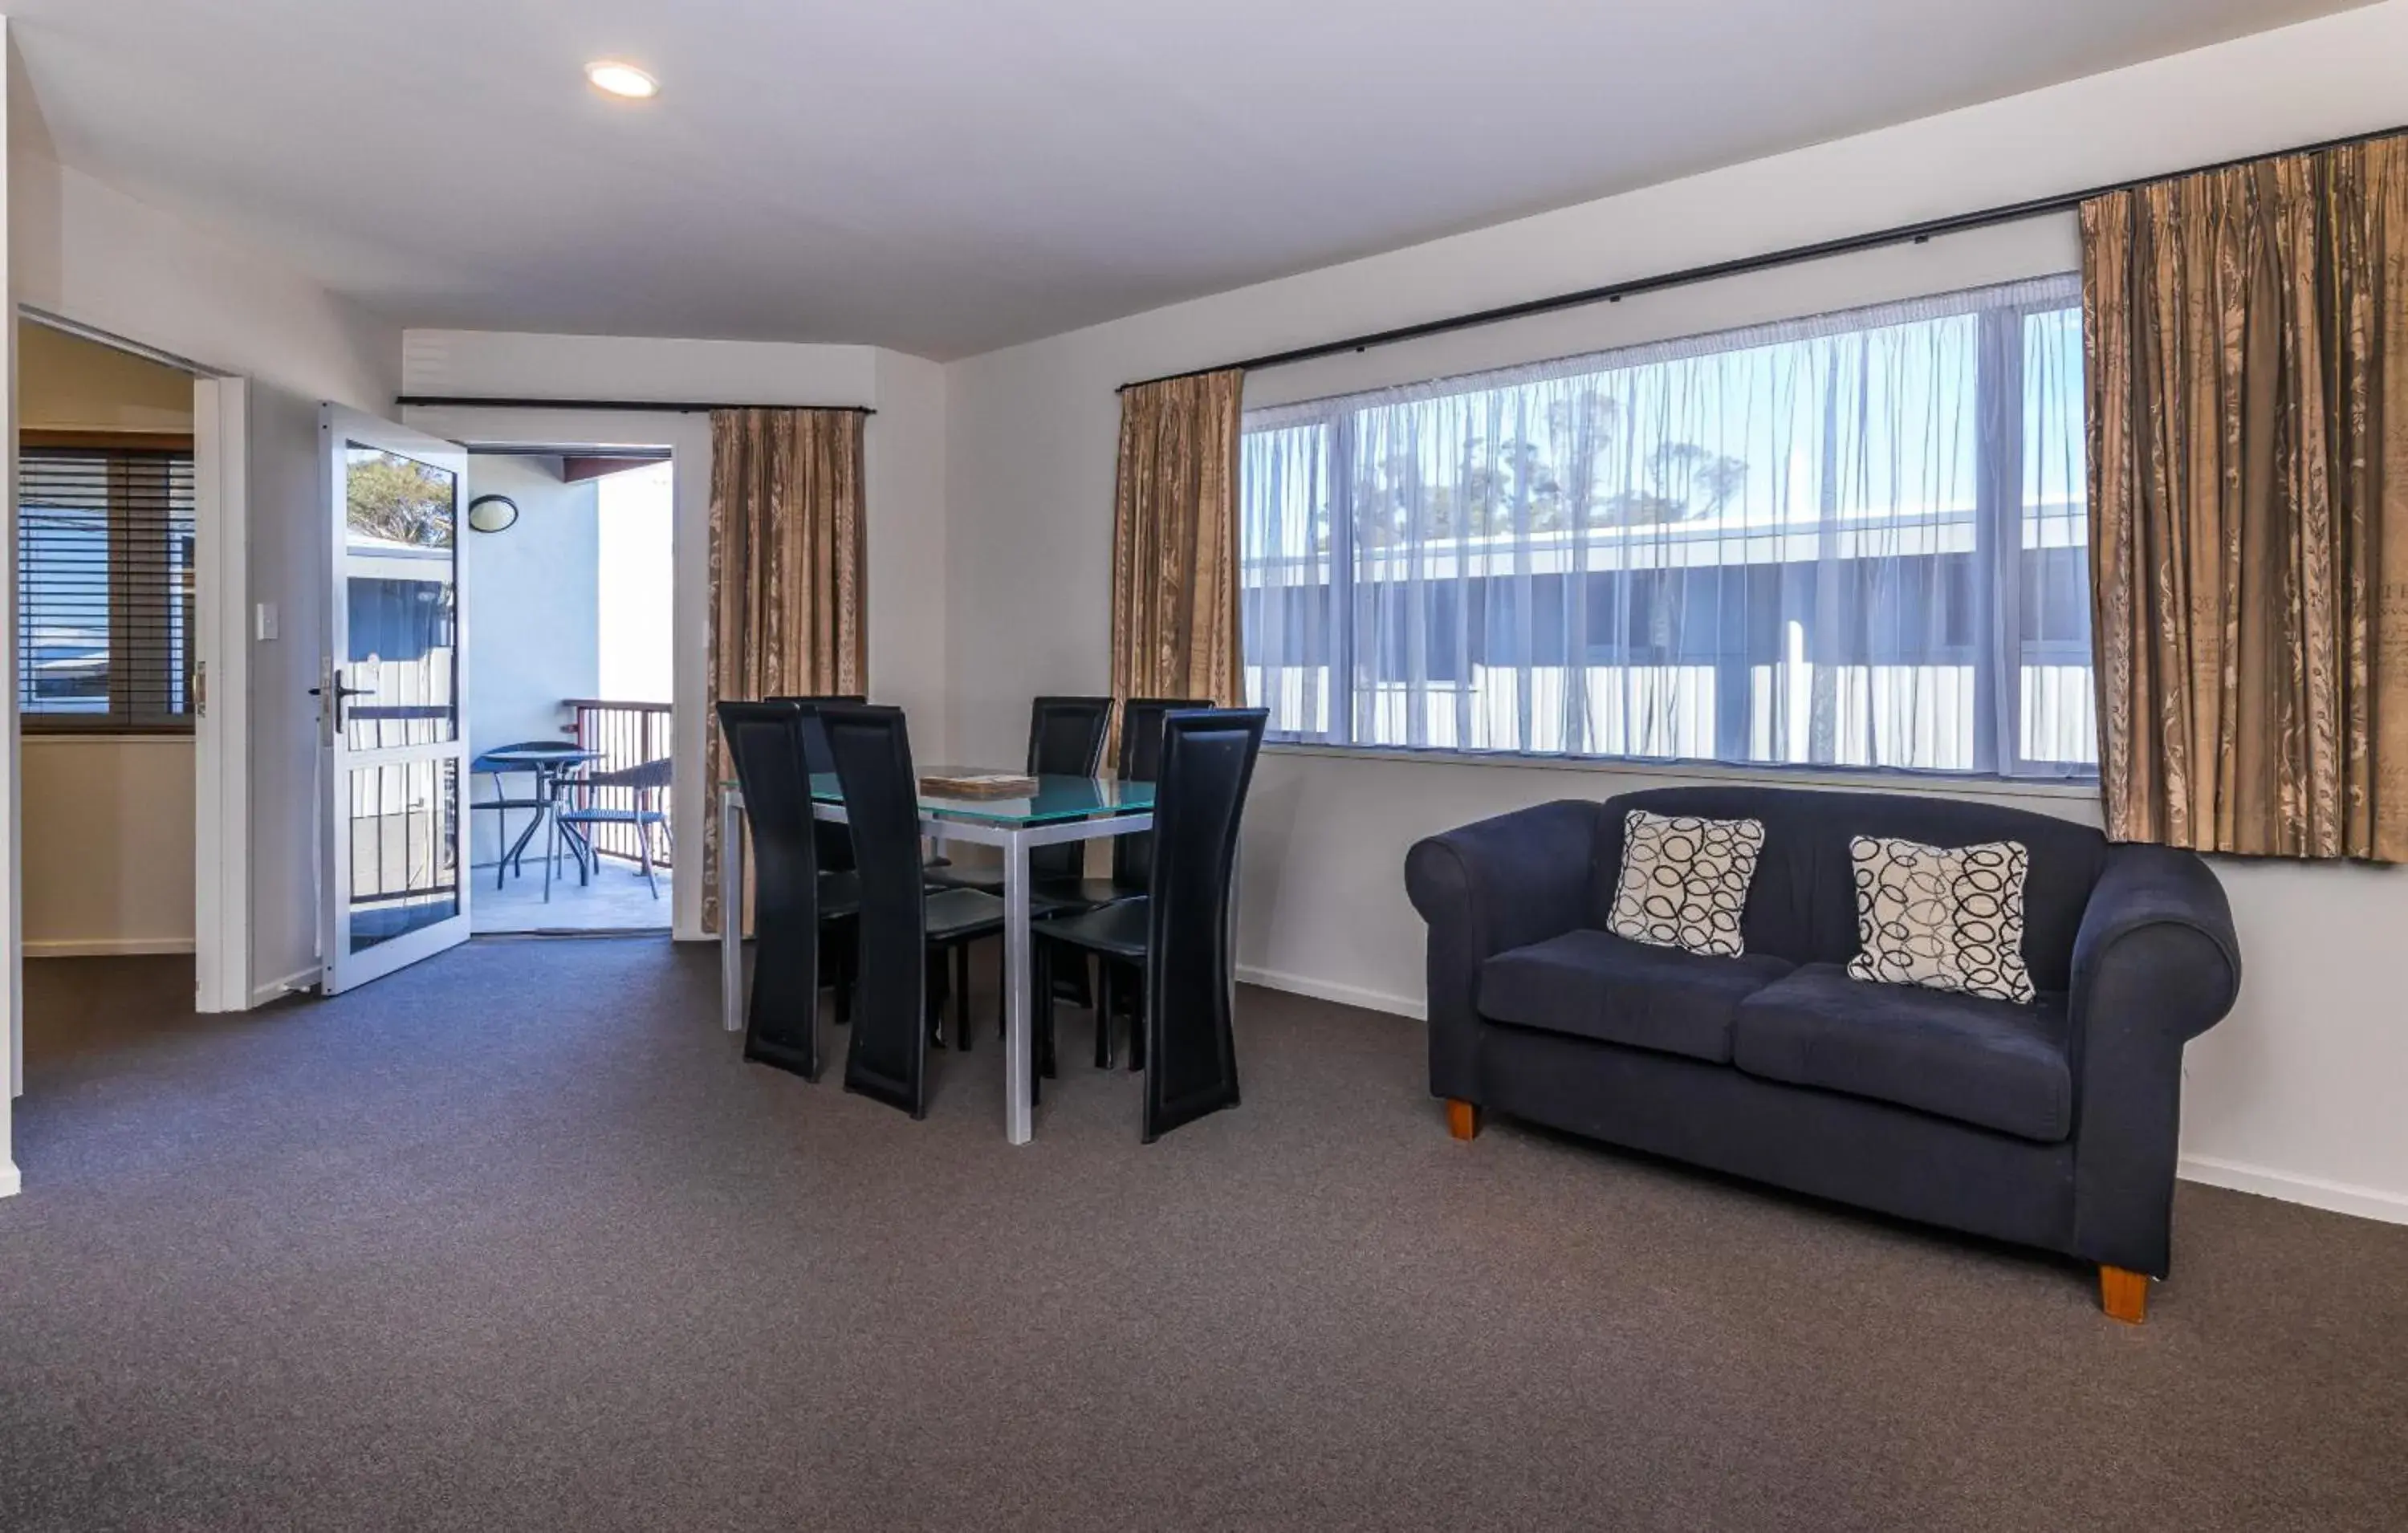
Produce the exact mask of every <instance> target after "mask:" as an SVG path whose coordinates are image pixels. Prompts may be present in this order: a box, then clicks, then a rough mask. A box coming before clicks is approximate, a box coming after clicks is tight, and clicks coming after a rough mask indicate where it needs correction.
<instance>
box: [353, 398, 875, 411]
mask: <svg viewBox="0 0 2408 1533" xmlns="http://www.w3.org/2000/svg"><path fill="white" fill-rule="evenodd" d="M412 405H420V406H424V407H426V408H437V407H440V406H447V405H457V406H465V407H468V408H478V409H572V410H574V409H617V410H648V411H651V412H652V413H653V414H656V415H695V414H704V415H707V414H709V413H710V412H711V411H712V410H718V409H824V410H839V411H842V412H844V413H846V414H850V415H875V414H877V413H878V412H877V411H876V410H874V409H871V408H869V407H868V406H867V405H700V404H695V403H694V402H693V401H691V400H678V399H493V398H487V397H485V396H483V395H480V394H402V395H401V396H399V397H398V398H396V399H394V406H395V407H397V408H405V409H406V408H409V407H410V406H412Z"/></svg>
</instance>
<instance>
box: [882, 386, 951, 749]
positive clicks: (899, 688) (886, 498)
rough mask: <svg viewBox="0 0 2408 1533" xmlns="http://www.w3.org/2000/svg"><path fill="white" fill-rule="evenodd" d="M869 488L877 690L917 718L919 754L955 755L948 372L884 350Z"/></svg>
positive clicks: (913, 728)
mask: <svg viewBox="0 0 2408 1533" xmlns="http://www.w3.org/2000/svg"><path fill="white" fill-rule="evenodd" d="M877 379H878V394H877V399H878V413H877V414H876V415H874V416H872V417H871V418H870V421H869V426H868V433H867V453H868V458H869V463H868V482H867V485H866V486H865V487H864V494H865V496H866V501H867V511H868V521H869V695H871V696H872V697H873V698H875V699H877V700H878V701H879V702H882V703H893V704H894V705H896V707H898V708H901V709H904V710H905V711H906V712H908V713H909V714H910V733H911V750H912V754H913V757H914V759H916V760H919V761H925V762H931V763H935V762H942V761H947V760H950V759H951V758H950V757H949V756H948V755H947V754H946V752H948V751H949V750H950V749H951V748H952V744H953V731H952V729H951V722H952V711H953V695H952V688H951V686H950V681H951V677H950V676H949V674H948V672H947V668H946V663H947V659H948V654H947V635H948V633H949V631H950V630H949V623H950V615H949V613H948V612H947V610H946V604H945V590H946V585H945V570H946V504H945V369H944V368H942V367H940V366H939V365H937V364H935V363H933V362H928V361H925V360H923V359H921V358H919V357H913V356H905V355H904V354H903V353H901V352H899V351H881V352H879V353H878V369H877Z"/></svg>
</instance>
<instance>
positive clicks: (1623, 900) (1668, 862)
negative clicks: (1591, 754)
mask: <svg viewBox="0 0 2408 1533" xmlns="http://www.w3.org/2000/svg"><path fill="white" fill-rule="evenodd" d="M1763 850H1764V822H1762V821H1761V820H1698V819H1692V818H1689V817H1687V816H1681V817H1678V818H1674V817H1670V816H1666V815H1661V814H1650V813H1648V812H1647V811H1646V810H1645V809H1630V810H1628V811H1627V812H1626V813H1625V814H1624V815H1623V817H1622V876H1621V879H1620V880H1619V881H1617V882H1616V883H1615V885H1614V889H1613V910H1612V912H1611V913H1609V914H1608V915H1607V917H1606V922H1605V925H1606V929H1607V930H1608V931H1610V932H1612V933H1613V935H1614V936H1616V937H1625V938H1629V939H1630V940H1631V941H1633V942H1644V943H1646V944H1648V945H1649V946H1650V947H1658V948H1679V949H1681V950H1682V951H1683V952H1684V953H1699V954H1701V955H1703V956H1705V957H1709V958H1736V957H1738V956H1740V954H1741V953H1744V952H1745V951H1746V948H1745V946H1744V944H1743V943H1742V940H1741V938H1740V929H1739V923H1740V913H1741V912H1742V911H1743V910H1746V909H1747V886H1748V882H1749V881H1750V880H1752V879H1754V878H1755V877H1756V853H1758V852H1762V851H1763Z"/></svg>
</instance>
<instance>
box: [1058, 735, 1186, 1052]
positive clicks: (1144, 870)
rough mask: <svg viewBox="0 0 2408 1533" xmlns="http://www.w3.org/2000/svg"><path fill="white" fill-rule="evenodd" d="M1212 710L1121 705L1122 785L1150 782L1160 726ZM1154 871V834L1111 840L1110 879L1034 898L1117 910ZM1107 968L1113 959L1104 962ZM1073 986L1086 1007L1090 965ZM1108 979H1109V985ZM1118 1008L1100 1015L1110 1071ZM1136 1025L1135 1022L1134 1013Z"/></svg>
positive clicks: (1134, 1047) (1099, 1044) (1156, 765)
mask: <svg viewBox="0 0 2408 1533" xmlns="http://www.w3.org/2000/svg"><path fill="white" fill-rule="evenodd" d="M1211 706H1212V704H1211V701H1210V700H1209V699H1204V698H1184V697H1132V698H1130V699H1129V700H1128V701H1127V702H1125V703H1123V704H1122V705H1121V752H1120V776H1121V781H1124V782H1151V781H1154V774H1155V773H1156V771H1158V770H1159V769H1160V766H1161V762H1162V721H1163V720H1164V719H1165V718H1167V717H1168V716H1169V715H1171V714H1173V713H1183V712H1191V711H1193V710H1195V709H1206V708H1211ZM1153 868H1154V833H1153V832H1152V831H1138V832H1136V833H1135V834H1133V835H1128V836H1115V837H1113V838H1112V864H1111V874H1110V875H1109V876H1107V877H1105V878H1100V879H1090V878H1080V879H1074V880H1073V879H1056V880H1048V881H1043V882H1039V883H1037V884H1035V885H1033V887H1032V890H1031V892H1032V894H1033V895H1035V897H1036V898H1037V899H1038V900H1040V901H1042V902H1044V904H1043V908H1045V909H1047V910H1071V911H1075V910H1094V909H1096V908H1097V907H1098V906H1104V905H1117V904H1119V903H1120V902H1121V901H1123V900H1127V899H1143V898H1144V897H1145V895H1146V889H1147V884H1148V881H1149V880H1150V879H1151V878H1152V876H1153ZM1104 962H1105V963H1107V964H1109V963H1110V960H1104ZM1072 978H1073V980H1074V981H1075V982H1074V983H1073V984H1071V985H1069V986H1068V987H1066V988H1067V989H1068V990H1069V991H1070V992H1072V994H1071V996H1070V998H1072V999H1075V1000H1079V1001H1081V1002H1082V1003H1083V1002H1084V1001H1086V1000H1087V999H1088V998H1089V996H1090V994H1091V993H1090V991H1089V990H1088V988H1087V974H1086V966H1085V965H1084V964H1082V965H1081V966H1080V967H1079V968H1078V969H1077V970H1076V971H1075V973H1074V975H1073V976H1072ZM1109 979H1110V976H1109V975H1107V980H1108V981H1109ZM1136 993H1137V992H1136V989H1135V987H1134V986H1111V994H1112V995H1113V996H1115V997H1116V998H1117V997H1123V996H1129V997H1133V996H1135V995H1136ZM1119 1010H1120V1009H1119V1008H1118V1007H1117V1006H1111V1007H1099V1008H1098V1009H1097V1012H1096V1067H1097V1069H1110V1068H1111V1066H1112V1028H1113V1024H1114V1022H1115V1020H1116V1018H1117V1016H1118V1014H1119ZM1132 1020H1134V1017H1133V1014H1132ZM1129 1050H1130V1052H1129V1067H1130V1068H1132V1069H1134V1068H1136V1067H1138V1065H1139V1063H1140V1060H1141V1058H1142V1050H1141V1046H1140V1044H1139V1042H1138V1041H1137V1039H1136V1037H1135V1036H1134V1035H1132V1037H1131V1039H1130V1043H1129Z"/></svg>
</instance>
